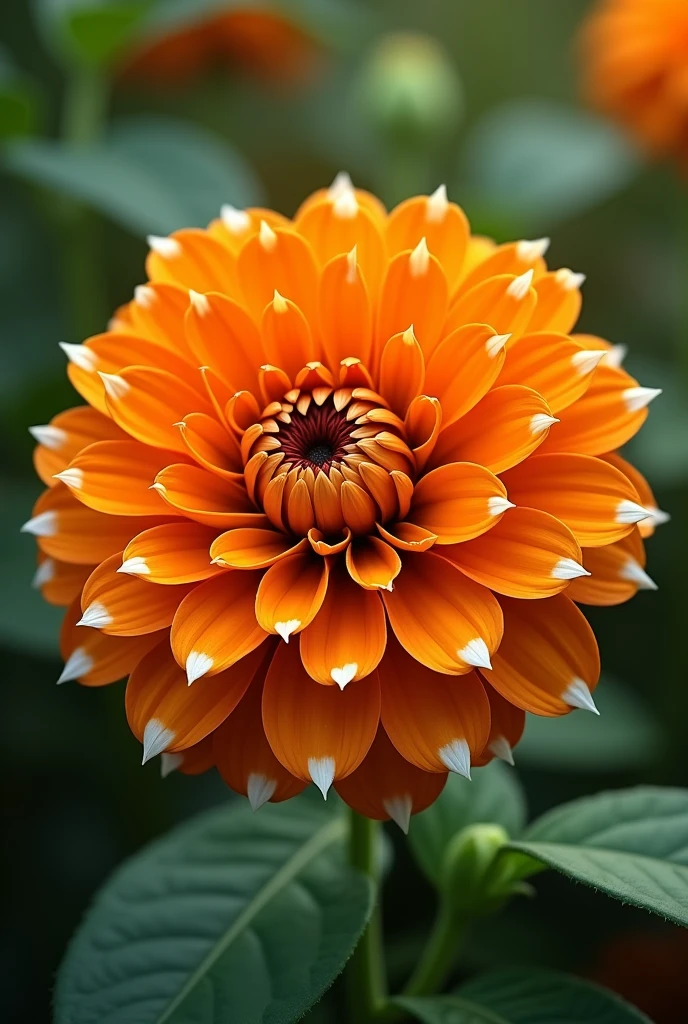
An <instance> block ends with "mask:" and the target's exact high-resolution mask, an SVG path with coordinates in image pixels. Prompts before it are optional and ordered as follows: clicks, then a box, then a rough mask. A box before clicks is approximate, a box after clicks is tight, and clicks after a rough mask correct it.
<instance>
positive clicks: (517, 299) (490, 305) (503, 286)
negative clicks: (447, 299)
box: [444, 270, 537, 337]
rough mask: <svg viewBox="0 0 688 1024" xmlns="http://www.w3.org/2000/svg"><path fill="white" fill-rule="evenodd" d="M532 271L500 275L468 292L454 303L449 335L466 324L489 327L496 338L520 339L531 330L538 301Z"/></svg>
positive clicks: (450, 317) (447, 329)
mask: <svg viewBox="0 0 688 1024" xmlns="http://www.w3.org/2000/svg"><path fill="white" fill-rule="evenodd" d="M532 279H533V275H532V271H530V270H528V271H526V273H525V274H521V275H519V276H518V277H517V276H516V275H515V274H498V275H497V276H496V277H490V278H488V280H487V281H481V282H480V284H476V285H475V286H474V287H473V288H469V290H468V291H467V292H464V293H462V294H460V295H459V296H458V298H457V299H456V300H455V301H454V304H453V305H452V307H451V309H450V310H449V315H448V316H447V320H446V323H445V325H444V333H445V334H449V333H451V331H454V330H456V328H457V327H463V326H464V325H465V324H489V325H490V327H493V328H494V329H495V331H496V332H497V334H511V335H513V336H514V337H517V336H518V335H519V334H523V332H524V331H525V330H526V328H527V327H528V324H529V323H530V318H531V316H532V314H533V310H534V309H535V304H536V302H537V298H536V295H535V291H534V290H533V288H532V286H531V282H532Z"/></svg>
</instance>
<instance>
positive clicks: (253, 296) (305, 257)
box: [237, 227, 318, 324]
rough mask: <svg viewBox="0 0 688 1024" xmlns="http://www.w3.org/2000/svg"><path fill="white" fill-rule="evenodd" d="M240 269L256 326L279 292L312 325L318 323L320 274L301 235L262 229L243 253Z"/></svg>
mask: <svg viewBox="0 0 688 1024" xmlns="http://www.w3.org/2000/svg"><path fill="white" fill-rule="evenodd" d="M237 269H238V272H239V281H240V283H241V288H242V291H243V295H244V299H245V302H246V305H247V307H248V310H249V312H250V313H251V315H252V316H253V318H254V320H256V322H259V321H260V318H261V316H262V314H263V310H264V309H265V307H266V306H267V304H268V302H272V300H273V297H274V294H275V290H277V291H278V292H279V293H280V295H283V296H284V297H285V299H291V301H292V302H294V303H296V305H297V306H298V307H299V309H300V310H301V311H302V313H303V314H304V316H305V317H306V320H307V321H308V322H309V323H311V324H312V323H317V319H316V318H317V295H318V270H317V266H316V262H315V257H314V255H313V250H312V249H311V247H310V245H309V244H308V242H307V241H306V240H305V239H304V238H301V236H300V235H297V234H295V233H294V232H293V231H287V230H284V229H282V228H275V229H274V230H273V229H272V228H269V227H268V228H267V230H266V229H264V228H262V227H261V230H260V231H259V232H258V234H257V235H254V236H253V238H251V239H249V241H248V242H246V244H245V245H244V247H243V248H242V250H241V251H240V253H239V256H238V261H237Z"/></svg>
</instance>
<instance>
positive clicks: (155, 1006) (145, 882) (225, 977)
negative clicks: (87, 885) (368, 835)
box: [55, 795, 373, 1024]
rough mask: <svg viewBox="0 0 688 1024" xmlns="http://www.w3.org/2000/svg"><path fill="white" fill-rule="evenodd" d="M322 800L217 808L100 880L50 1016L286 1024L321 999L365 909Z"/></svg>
mask: <svg viewBox="0 0 688 1024" xmlns="http://www.w3.org/2000/svg"><path fill="white" fill-rule="evenodd" d="M345 840H346V820H345V818H344V817H343V816H342V814H341V805H339V804H338V803H337V802H336V801H328V803H327V804H325V803H324V802H323V801H317V802H316V801H315V800H312V799H310V797H309V796H306V795H304V796H303V797H300V798H298V799H297V800H290V801H289V802H288V803H286V804H279V805H276V806H273V805H268V806H266V807H264V808H262V809H261V811H260V813H259V814H257V815H254V814H253V813H252V812H251V810H250V809H248V807H243V806H241V807H236V808H233V809H224V808H222V809H220V810H215V811H212V812H210V813H209V814H206V815H202V816H200V817H198V818H196V819H195V820H193V821H192V822H190V823H189V824H187V825H185V826H183V827H181V828H178V829H176V830H175V831H173V832H172V833H170V834H169V835H167V836H166V837H165V838H163V839H161V840H159V841H158V842H156V843H154V844H153V845H151V846H149V847H148V848H147V849H145V850H144V851H143V852H142V853H140V854H138V855H137V856H135V857H133V858H132V859H131V860H130V861H129V862H128V863H127V864H125V866H124V867H123V868H121V869H120V870H119V871H118V872H117V873H116V874H115V875H114V876H113V877H112V878H111V879H110V881H109V882H107V883H106V885H105V886H104V888H103V889H102V890H101V892H100V894H99V895H98V897H97V898H96V901H95V904H94V906H93V908H92V909H91V911H90V912H89V913H88V915H87V917H86V919H85V921H84V923H83V924H82V926H81V928H80V929H79V931H78V932H77V934H76V937H75V939H74V940H73V942H72V944H71V946H70V947H69V950H68V952H67V955H66V957H65V960H64V963H63V964H62V967H61V968H60V972H59V975H58V981H57V989H56V996H55V1022H56V1024H97V1022H104V1021H107V1022H108V1024H163V1022H165V1024H226V1022H229V1021H232V1022H236V1024H239V1022H241V1024H286V1022H288V1021H292V1020H297V1019H298V1017H299V1016H300V1015H301V1014H302V1013H304V1012H305V1010H306V1009H307V1008H308V1007H309V1006H311V1005H312V1004H313V1003H314V1002H316V1000H317V999H319V997H320V996H321V995H322V993H323V992H324V991H325V989H326V988H327V987H328V986H329V985H330V984H331V982H332V981H333V980H334V978H335V977H336V976H337V975H338V974H339V972H340V971H341V970H342V967H343V966H344V963H345V961H346V960H347V958H348V957H349V955H350V954H351V952H352V950H353V948H354V946H355V944H356V941H357V939H358V937H359V935H360V933H361V931H362V929H363V927H364V925H365V923H366V921H367V920H368V917H369V914H370V912H371V909H372V903H373V893H372V887H371V885H370V883H369V881H368V880H367V879H366V878H364V876H362V875H360V874H359V873H358V872H356V871H354V870H353V869H352V868H350V867H349V866H348V865H347V864H346V859H345V856H344V849H345Z"/></svg>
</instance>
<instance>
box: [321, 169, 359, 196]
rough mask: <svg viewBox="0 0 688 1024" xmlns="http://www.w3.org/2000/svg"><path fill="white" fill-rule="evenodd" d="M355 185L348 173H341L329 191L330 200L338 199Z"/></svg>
mask: <svg viewBox="0 0 688 1024" xmlns="http://www.w3.org/2000/svg"><path fill="white" fill-rule="evenodd" d="M353 187H354V185H353V182H352V180H351V177H350V175H349V174H348V173H347V171H339V173H338V174H337V176H336V177H335V179H334V181H333V182H332V184H331V185H330V187H329V189H328V190H327V194H328V196H329V198H330V199H336V198H337V196H339V195H341V194H342V192H348V191H350V190H351V189H353Z"/></svg>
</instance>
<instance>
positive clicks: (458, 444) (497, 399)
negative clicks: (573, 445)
mask: <svg viewBox="0 0 688 1024" xmlns="http://www.w3.org/2000/svg"><path fill="white" fill-rule="evenodd" d="M555 422H556V420H555V417H554V416H552V415H551V411H550V408H549V406H548V405H547V403H546V402H545V400H544V398H541V397H540V395H538V393H537V392H536V391H532V390H531V389H530V388H525V387H522V386H521V385H519V384H505V385H504V387H502V388H494V390H492V391H488V393H487V394H486V395H485V397H484V398H483V399H482V401H480V402H478V404H477V405H476V406H475V408H473V409H471V411H470V412H469V413H467V414H466V415H465V416H463V417H462V418H461V419H460V420H458V422H456V423H452V425H451V426H450V427H448V428H447V430H441V431H440V434H439V437H438V438H437V443H436V445H435V448H434V450H433V452H432V455H431V456H430V461H429V465H430V466H437V465H441V464H442V463H443V462H460V461H461V462H463V461H465V462H477V463H479V464H480V465H482V466H485V467H486V468H487V469H489V470H491V471H492V472H493V473H502V472H503V471H504V470H505V469H509V468H510V467H511V466H515V465H516V464H517V463H519V462H522V461H523V459H525V458H527V457H528V456H529V455H530V454H531V452H534V451H535V449H536V448H538V447H539V446H540V445H541V444H543V442H544V441H545V439H546V438H547V433H548V431H549V428H550V427H551V426H552V425H553V424H554V423H555ZM556 429H558V424H557V427H556Z"/></svg>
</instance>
